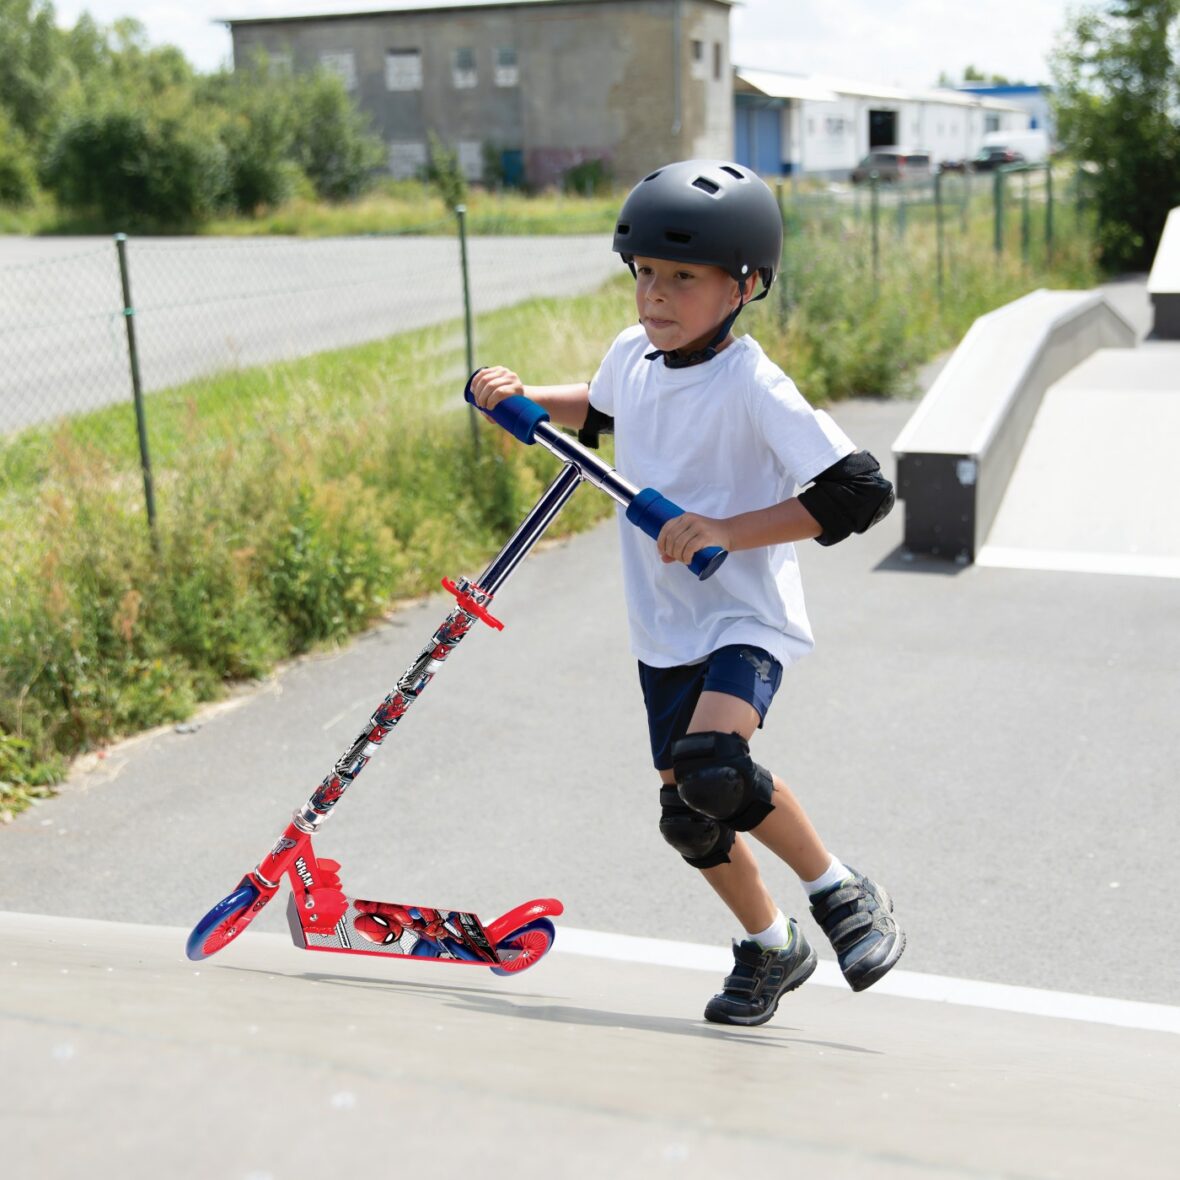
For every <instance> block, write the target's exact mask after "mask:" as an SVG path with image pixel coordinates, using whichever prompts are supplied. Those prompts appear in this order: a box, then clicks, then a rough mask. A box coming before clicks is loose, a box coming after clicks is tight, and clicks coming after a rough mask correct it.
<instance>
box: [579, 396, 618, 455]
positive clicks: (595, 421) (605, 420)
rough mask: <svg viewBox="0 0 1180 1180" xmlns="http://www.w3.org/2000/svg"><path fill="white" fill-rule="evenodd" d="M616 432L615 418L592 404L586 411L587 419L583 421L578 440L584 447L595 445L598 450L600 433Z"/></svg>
mask: <svg viewBox="0 0 1180 1180" xmlns="http://www.w3.org/2000/svg"><path fill="white" fill-rule="evenodd" d="M614 432H615V420H614V419H613V418H612V417H611V416H610V415H609V414H604V413H603V412H602V411H601V410H596V409H595V408H594V407H593V406H590V407H589V409H588V410H587V411H586V421H585V422H583V423H582V429H581V430H579V431H578V442H580V443H581V444H582V446H584V447H593V448H594V449H595V450H597V449H598V438H599V435H602V434H614Z"/></svg>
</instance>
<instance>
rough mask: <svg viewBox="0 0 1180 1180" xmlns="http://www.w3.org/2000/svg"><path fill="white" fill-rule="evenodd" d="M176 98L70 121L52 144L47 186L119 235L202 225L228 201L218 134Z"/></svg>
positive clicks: (127, 102)
mask: <svg viewBox="0 0 1180 1180" xmlns="http://www.w3.org/2000/svg"><path fill="white" fill-rule="evenodd" d="M188 98H189V94H188V92H186V91H173V92H171V93H169V94H167V95H164V96H162V97H161V99H159V100H157V102H156V103H154V104H153V105H152V106H151V107H148V106H145V105H144V104H142V103H140V102H138V101H136V100H134V99H133V98H124V97H122V96H119V95H114V94H112V95H109V96H108V97H106V99H105V100H104V101H102V102H100V103H98V104H97V105H94V106H88V107H79V108H76V109H75V110H73V111H72V112H71V113H70V114H68V115H67V116H66V117H65V118H64V119H63V121H62V123H61V125H60V126H59V127H58V130H57V132H56V134H55V135H54V137H53V139H52V140H51V142H50V146H49V150H48V154H47V159H46V164H45V183H46V185H47V187H48V188H49V189H50V190H51V191H52V192H53V193H54V195H55V196H56V197H57V199H58V201H59V202H60V203H61V205H62V206H63V207H65V208H66V209H69V210H71V211H72V212H74V213H76V214H81V215H83V216H87V215H90V216H97V217H98V218H99V219H100V220H101V221H102V223H103V224H104V225H106V226H108V227H112V228H123V229H133V228H148V229H169V228H176V229H179V228H185V227H191V226H194V225H197V224H199V223H200V222H201V221H203V220H205V219H206V218H208V217H210V216H212V215H213V214H214V213H215V212H216V211H217V209H218V208H219V207H221V206H222V205H223V204H224V202H225V198H226V192H227V189H228V185H229V167H228V160H227V153H226V148H225V146H224V144H223V143H222V142H221V140H220V139H219V138H218V134H217V127H216V126H215V125H214V122H213V121H212V120H210V119H209V117H208V115H207V114H206V113H204V112H202V111H199V110H195V109H193V107H192V106H191V105H190V103H189V102H188V101H187V100H188Z"/></svg>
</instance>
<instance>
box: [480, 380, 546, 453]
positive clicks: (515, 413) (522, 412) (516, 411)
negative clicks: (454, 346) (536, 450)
mask: <svg viewBox="0 0 1180 1180" xmlns="http://www.w3.org/2000/svg"><path fill="white" fill-rule="evenodd" d="M478 372H479V370H478V369H476V370H475V373H478ZM475 373H472V374H471V377H470V378H469V379H468V381H467V388H466V389H464V390H463V397H464V398H465V399H466V400H467V401H468V402H469V403H470V404H471V405H473V406H474V405H475V398H474V397H473V396H472V393H471V382H472V381H474V380H475ZM480 413H482V414H487V416H488V417H489V418H491V420H492V421H493V422H495V424H496V425H497V426H502V427H504V429H505V430H507V431H508V433H509V434H510V435H512V437H513V438H517V439H519V440H520V441H521V442H522V443H526V444H527V445H528V446H532V445H533V443H534V442H536V438H535V437H534V436H535V435H536V433H537V427H538V426H540V424H541V423H542V422H548V421H549V411H548V410H544V409H542V408H541V407H540V406H539V405H537V403H536V402H535V401H533V400H532V399H531V398H527V397H525V396H524V394H523V393H518V394H515V395H514V396H512V397H506V398H505V399H504V400H503V401H502V402H500V404H499V405H498V406H496V408H495V409H494V410H483V409H481V410H480Z"/></svg>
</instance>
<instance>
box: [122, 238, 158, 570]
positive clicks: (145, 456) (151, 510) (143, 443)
mask: <svg viewBox="0 0 1180 1180" xmlns="http://www.w3.org/2000/svg"><path fill="white" fill-rule="evenodd" d="M115 250H116V252H117V253H118V255H119V278H120V280H121V282H122V286H123V322H124V323H125V324H126V325H127V353H128V356H129V357H130V361H131V392H132V394H133V396H134V398H135V428H136V430H137V431H138V433H139V464H140V467H142V468H143V496H144V501H145V503H146V504H147V519H148V529H149V530H150V532H151V536H152V545H153V547H156V548H158V547H159V538H158V537H157V535H156V494H155V490H154V488H153V484H152V459H151V455H150V453H149V451H148V436H147V415H146V414H145V412H144V405H143V382H142V381H141V380H140V376H139V349H138V347H137V346H136V343H135V305H134V304H133V303H132V302H131V274H130V272H129V270H128V267H127V235H126V234H115Z"/></svg>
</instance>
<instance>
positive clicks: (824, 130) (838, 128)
mask: <svg viewBox="0 0 1180 1180" xmlns="http://www.w3.org/2000/svg"><path fill="white" fill-rule="evenodd" d="M734 116H735V136H734V144H735V152H736V156H737V159H738V162H739V163H742V164H745V165H746V166H747V167H751V168H753V169H754V170H755V171H757V172H759V173H761V174H762V175H764V176H768V175H769V176H776V175H788V174H791V175H797V176H827V177H831V178H839V179H845V178H846V177H847V175H848V173H849V171H850V170H851V169H852V168H854V167H855V166H856V164H857V162H858V161H859V160H860V159H861V158H862V157H863V156H865V155H866V154H867V153H868V152H869V151H870V149H872V148H875V147H902V148H912V149H921V150H923V151H927V152H929V153H930V156H931V160H932V162H933V163H934V164H936V165H937V164H938V163H940V162H941V161H943V160H962V159H966V158H968V157H970V156H973V155H974V154H975V153H976V152H978V151H979V149H980V148H981V147H982V145H983V138H984V136H985V135H986V134H987V133H988V132H989V131H1003V132H1017V131H1020V130H1024V129H1026V128H1027V127H1028V122H1029V116H1028V113H1027V112H1026V111H1024V110H1022V109H1021V108H1020V107H1017V106H1014V105H1013V104H1011V103H1006V102H1002V101H1000V100H998V99H992V98H981V97H977V96H975V95H970V94H963V93H961V92H959V91H957V90H937V89H936V90H905V89H901V88H900V87H891V86H879V85H876V84H870V83H861V82H855V81H851V80H848V79H844V78H830V77H823V76H816V75H811V76H802V75H796V74H781V73H778V72H776V71H773V70H761V69H750V68H747V67H745V66H739V67H738V68H737V69H736V70H735V71H734Z"/></svg>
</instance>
